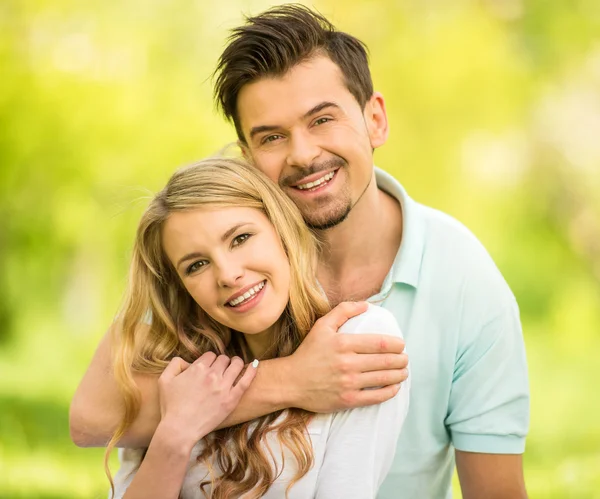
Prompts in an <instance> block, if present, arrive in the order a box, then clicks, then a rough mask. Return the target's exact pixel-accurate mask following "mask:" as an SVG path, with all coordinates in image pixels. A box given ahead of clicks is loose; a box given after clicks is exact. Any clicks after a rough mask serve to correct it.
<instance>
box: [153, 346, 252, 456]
mask: <svg viewBox="0 0 600 499" xmlns="http://www.w3.org/2000/svg"><path fill="white" fill-rule="evenodd" d="M257 365H258V361H254V363H253V364H250V365H249V366H248V368H247V369H246V372H245V373H244V374H243V376H242V377H241V378H240V379H239V380H238V382H237V383H235V381H236V379H237V378H238V376H239V375H240V373H241V372H242V370H243V368H244V362H243V361H242V359H240V358H239V357H233V358H232V359H230V358H229V357H227V356H226V355H219V356H218V357H217V356H216V355H215V354H214V353H212V352H207V353H205V354H204V355H202V356H201V357H199V358H198V359H197V360H196V361H195V362H194V363H193V364H189V363H188V362H186V361H184V360H183V359H181V358H179V357H175V358H174V359H172V360H171V362H170V363H169V365H168V366H167V368H166V369H165V370H164V372H163V373H162V375H161V376H160V378H159V380H158V393H159V399H160V409H161V426H165V425H166V426H167V427H169V428H170V429H171V431H173V432H174V433H175V434H174V435H173V436H174V437H175V436H176V435H179V436H180V437H181V438H183V442H185V443H186V444H188V445H190V446H193V445H194V444H195V443H196V442H197V441H199V440H200V439H202V438H203V437H204V436H206V435H207V434H208V433H210V432H211V431H213V430H214V429H215V428H216V427H217V426H218V425H219V424H220V423H221V422H223V420H224V419H225V418H226V417H227V416H228V415H229V414H230V413H231V412H232V411H233V410H234V409H235V407H236V406H237V405H238V403H239V401H240V399H241V398H242V395H243V394H244V392H245V391H246V390H247V388H248V387H249V386H250V383H251V382H252V380H253V379H254V377H255V376H256V371H257V369H256V366H257ZM234 383H235V384H234ZM190 448H191V447H190Z"/></svg>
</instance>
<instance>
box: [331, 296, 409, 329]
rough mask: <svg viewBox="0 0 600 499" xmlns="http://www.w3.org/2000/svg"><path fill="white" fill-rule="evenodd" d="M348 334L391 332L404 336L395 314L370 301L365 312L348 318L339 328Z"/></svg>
mask: <svg viewBox="0 0 600 499" xmlns="http://www.w3.org/2000/svg"><path fill="white" fill-rule="evenodd" d="M339 332H340V333H347V334H365V333H373V334H391V335H394V336H400V337H402V332H401V331H400V326H398V322H397V321H396V318H395V317H394V315H393V314H392V313H391V312H390V311H389V310H386V309H385V308H383V307H380V306H378V305H373V304H372V303H369V307H368V308H367V310H366V311H365V312H363V313H362V314H360V315H357V316H355V317H352V318H351V319H348V320H347V321H346V322H345V323H344V324H343V325H342V327H341V328H340V329H339Z"/></svg>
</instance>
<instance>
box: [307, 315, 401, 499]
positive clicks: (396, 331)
mask: <svg viewBox="0 0 600 499" xmlns="http://www.w3.org/2000/svg"><path fill="white" fill-rule="evenodd" d="M353 321H354V322H353ZM348 326H349V327H348V329H347V331H346V332H348V333H364V332H369V331H374V330H376V331H381V332H383V333H386V334H390V335H394V336H396V337H402V334H401V332H400V328H399V327H398V325H397V323H396V320H395V319H394V317H393V316H392V315H391V314H390V313H389V312H387V311H386V310H383V309H381V308H379V307H374V306H370V307H369V310H368V311H367V312H366V313H365V314H363V315H362V316H359V317H356V318H355V319H353V320H352V321H348ZM409 394H410V378H409V379H408V380H407V381H406V382H404V383H403V384H402V388H401V390H400V391H399V393H398V395H396V396H395V397H394V398H392V399H390V400H387V401H385V402H383V403H382V404H379V405H373V406H369V407H361V408H358V409H351V410H346V411H342V412H338V413H337V414H334V415H333V420H332V423H331V428H330V431H329V435H328V438H327V446H326V449H325V456H324V459H323V464H322V467H321V469H320V471H319V476H318V480H317V487H316V492H315V499H328V498H331V497H344V498H345V499H374V498H375V497H376V496H377V492H378V490H379V487H380V486H381V483H382V482H383V480H384V478H385V476H386V475H387V473H388V471H389V470H390V467H391V465H392V462H393V459H394V455H395V453H396V444H397V440H398V437H399V436H400V431H401V429H402V426H403V424H404V420H405V418H406V415H407V413H408V405H409Z"/></svg>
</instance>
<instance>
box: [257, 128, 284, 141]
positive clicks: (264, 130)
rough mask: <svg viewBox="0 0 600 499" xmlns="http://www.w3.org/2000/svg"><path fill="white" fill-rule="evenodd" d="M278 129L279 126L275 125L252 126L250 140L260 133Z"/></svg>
mask: <svg viewBox="0 0 600 499" xmlns="http://www.w3.org/2000/svg"><path fill="white" fill-rule="evenodd" d="M277 129H279V127H278V126H275V125H261V126H255V127H252V128H251V129H250V140H252V139H253V138H254V136H255V135H257V134H259V133H263V132H274V131H275V130H277Z"/></svg>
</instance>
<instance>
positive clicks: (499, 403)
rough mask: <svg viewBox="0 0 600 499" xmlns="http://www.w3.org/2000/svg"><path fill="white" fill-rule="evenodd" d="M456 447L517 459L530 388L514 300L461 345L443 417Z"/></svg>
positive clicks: (522, 445)
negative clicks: (447, 404) (446, 409)
mask: <svg viewBox="0 0 600 499" xmlns="http://www.w3.org/2000/svg"><path fill="white" fill-rule="evenodd" d="M445 422H446V426H447V427H448V429H449V431H450V433H451V435H452V442H453V444H454V447H455V448H456V449H458V450H462V451H467V452H483V453H488V454H521V453H523V452H524V450H525V437H526V435H527V430H528V427H529V384H528V378H527V361H526V358H525V347H524V344H523V334H522V331H521V324H520V320H519V310H518V307H517V304H516V301H514V299H513V300H511V301H510V303H508V304H507V305H506V306H505V307H504V309H503V310H501V312H500V313H499V314H498V315H497V316H495V317H494V318H492V319H491V320H489V321H488V322H486V323H485V324H483V325H482V326H481V327H480V328H479V330H478V331H477V333H476V335H474V336H473V338H472V339H471V340H470V341H468V342H466V344H463V345H459V348H458V351H457V358H456V363H455V368H454V373H453V380H452V388H451V392H450V401H449V406H448V413H447V417H446V421H445Z"/></svg>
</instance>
